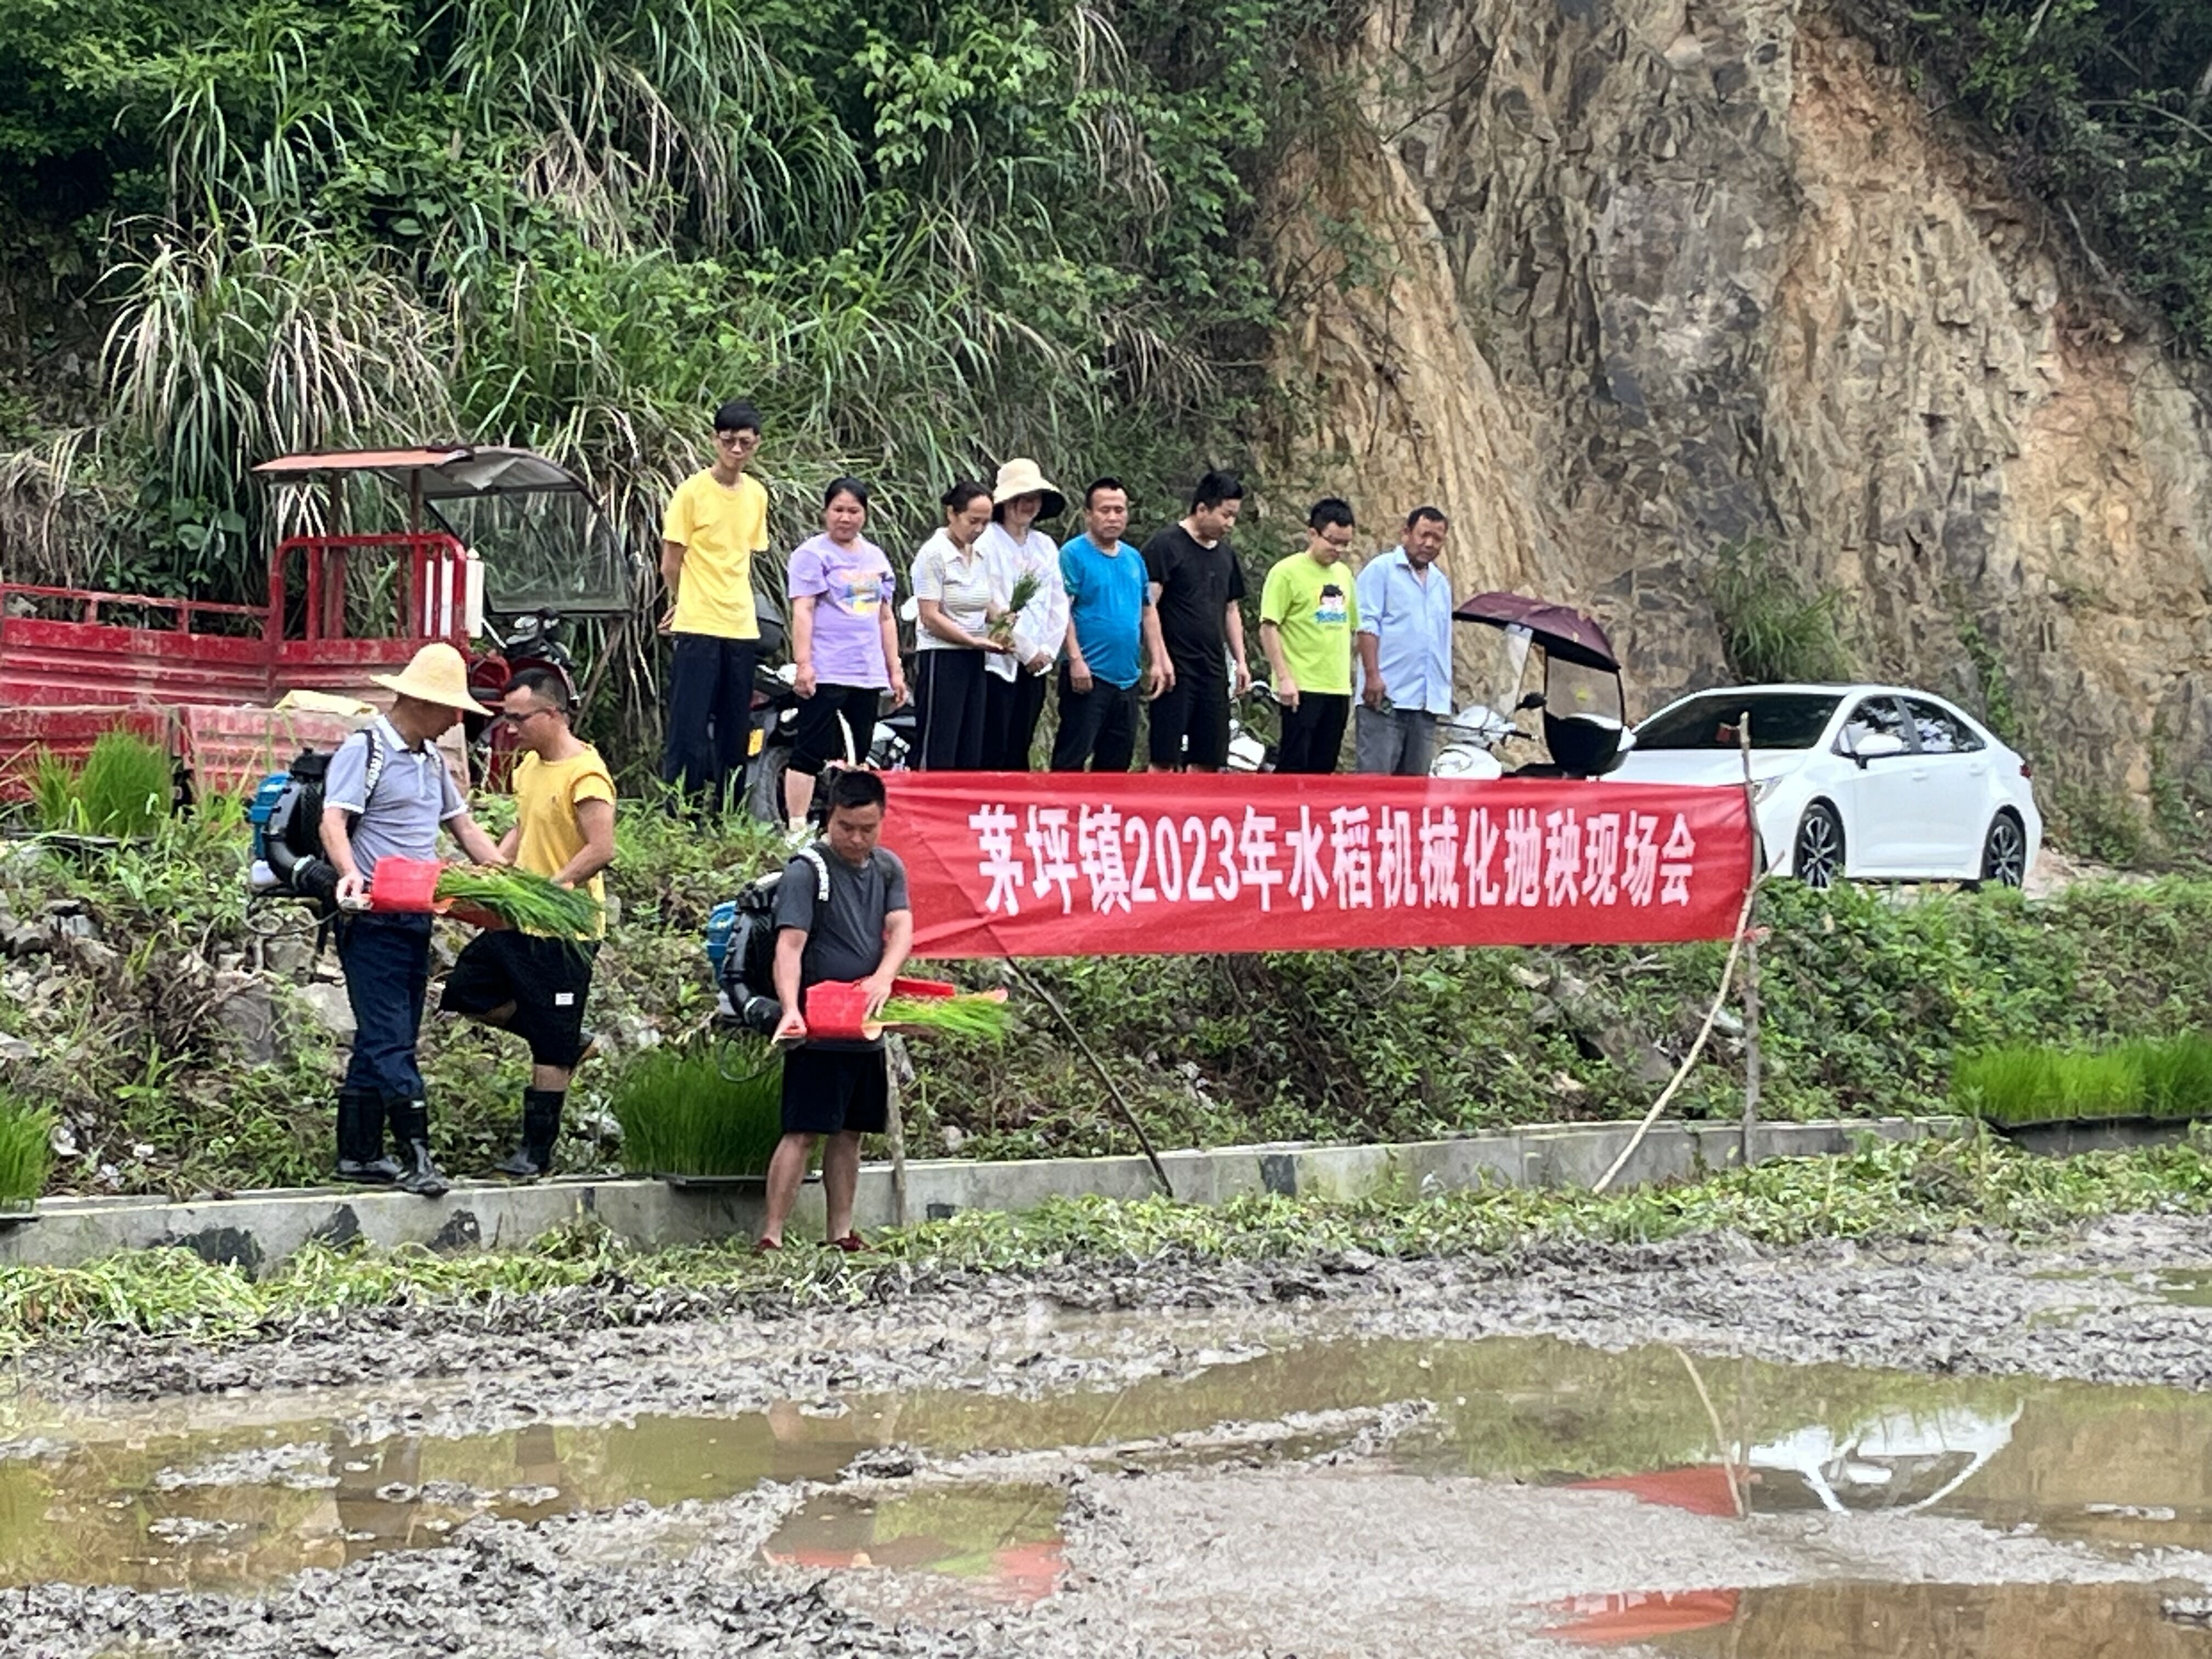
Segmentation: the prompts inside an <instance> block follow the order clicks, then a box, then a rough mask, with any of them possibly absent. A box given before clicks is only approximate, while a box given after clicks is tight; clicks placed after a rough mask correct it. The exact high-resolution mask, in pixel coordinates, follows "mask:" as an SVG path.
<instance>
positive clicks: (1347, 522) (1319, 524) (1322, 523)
mask: <svg viewBox="0 0 2212 1659" xmlns="http://www.w3.org/2000/svg"><path fill="white" fill-rule="evenodd" d="M1333 524H1340V525H1342V526H1344V527H1345V528H1346V530H1349V529H1351V528H1352V503H1351V502H1350V501H1346V500H1344V499H1343V498H1342V497H1341V496H1337V495H1324V496H1322V498H1321V499H1320V500H1319V501H1316V502H1315V503H1314V504H1313V510H1312V511H1311V512H1310V513H1307V514H1306V527H1307V528H1308V529H1309V530H1316V531H1320V530H1326V529H1328V527H1329V526H1331V525H1333Z"/></svg>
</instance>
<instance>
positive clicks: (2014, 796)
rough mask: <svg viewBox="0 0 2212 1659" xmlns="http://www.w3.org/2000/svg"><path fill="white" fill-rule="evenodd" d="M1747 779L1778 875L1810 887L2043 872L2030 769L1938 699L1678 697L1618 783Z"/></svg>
mask: <svg viewBox="0 0 2212 1659" xmlns="http://www.w3.org/2000/svg"><path fill="white" fill-rule="evenodd" d="M1746 719H1748V720H1750V721H1751V744H1752V749H1751V775H1752V789H1753V802H1754V803H1755V805H1754V812H1755V815H1756V817H1757V818H1758V822H1759V841H1760V842H1761V844H1762V846H1763V848H1764V849H1765V857H1766V860H1767V864H1768V866H1769V867H1770V868H1772V869H1774V870H1776V871H1778V872H1781V873H1783V874H1784V875H1794V876H1796V877H1797V878H1799V879H1800V880H1802V881H1803V882H1805V883H1806V884H1808V886H1813V887H1826V886H1829V885H1831V884H1833V883H1834V882H1836V881H1838V880H1839V879H1842V878H1853V879H1857V878H1872V879H1886V880H1903V881H1989V882H1996V883H1998V884H2002V885H2003V886H2007V887H2017V886H2019V885H2020V884H2021V883H2022V882H2023V881H2025V880H2026V879H2027V872H2028V871H2029V870H2030V869H2032V868H2033V866H2034V864H2035V854H2036V850H2037V848H2039V847H2040V846H2041V844H2042V842H2043V815H2042V814H2041V813H2040V812H2039V811H2036V810H2035V797H2034V794H2033V792H2032V791H2031V790H2030V788H2029V787H2028V779H2029V777H2030V775H2031V774H2030V771H2029V769H2028V764H2027V762H2026V761H2025V760H2023V759H2022V758H2021V757H2020V756H2019V755H2017V754H2016V753H2015V752H2014V751H2013V750H2010V749H2008V748H2007V747H2006V746H2005V745H2004V744H2002V743H2000V742H1998V741H1997V739H1996V737H1994V736H1993V735H1992V734H1991V733H1990V730H1989V728H1988V727H1987V726H1984V725H1982V724H1981V722H1980V721H1978V720H1975V719H1974V718H1973V717H1972V716H1971V715H1969V714H1966V713H1964V712H1963V711H1961V710H1960V709H1959V708H1954V707H1953V706H1952V705H1951V704H1950V703H1948V702H1944V701H1943V699H1942V698H1941V697H1938V696H1931V695H1930V694H1929V693H1928V692H1925V691H1912V690H1905V688H1903V687H1901V686H1894V685H1745V686H1734V687H1730V688H1729V689H1728V690H1720V691H1699V692H1698V693H1696V694H1694V695H1693V696H1687V697H1683V698H1680V699H1679V700H1677V701H1676V702H1671V703H1668V705H1667V707H1665V708H1662V709H1661V710H1660V711H1659V712H1658V713H1657V714H1654V715H1652V716H1651V717H1650V719H1648V720H1645V721H1644V723H1643V724H1642V725H1641V726H1638V727H1637V728H1636V734H1635V736H1636V742H1635V746H1634V747H1633V748H1632V749H1631V750H1629V752H1628V754H1627V755H1626V757H1625V758H1623V760H1622V761H1621V763H1620V766H1619V767H1618V769H1615V770H1614V771H1613V773H1612V774H1611V776H1612V777H1613V778H1615V779H1618V780H1620V781H1623V782H1632V783H1700V784H1722V785H1726V784H1735V785H1737V786H1739V787H1740V786H1741V783H1742V781H1743V762H1742V759H1741V756H1740V754H1739V752H1738V748H1737V744H1738V738H1737V732H1738V731H1739V729H1740V727H1741V723H1742V722H1743V720H1746Z"/></svg>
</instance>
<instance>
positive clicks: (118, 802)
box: [31, 729, 175, 836]
mask: <svg viewBox="0 0 2212 1659" xmlns="http://www.w3.org/2000/svg"><path fill="white" fill-rule="evenodd" d="M174 786H175V778H174V775H173V772H172V770H171V768H170V763H169V754H168V750H166V749H163V748H161V746H160V745H158V744H152V743H149V742H148V741H147V740H146V739H145V738H142V737H139V736H138V735H137V733H136V732H125V731H122V730H119V729H118V730H115V731H110V732H101V733H100V737H99V738H98V739H97V740H96V741H95V742H94V744H93V745H92V752H91V753H90V754H88V755H87V756H86V757H85V760H84V764H83V765H82V767H72V766H71V765H70V763H68V762H67V761H66V760H64V759H63V758H62V757H59V756H58V755H55V754H52V753H51V752H47V753H41V754H40V757H39V758H38V763H37V764H36V766H35V768H34V769H33V772H32V775H31V814H32V817H33V819H34V820H35V821H36V823H38V826H39V828H40V829H45V830H47V831H50V832H52V833H54V834H58V835H81V836H149V835H151V834H153V833H154V831H155V829H157V828H158V827H159V826H160V825H161V823H164V822H166V821H167V818H168V816H169V807H170V804H171V796H172V792H173V788H174Z"/></svg>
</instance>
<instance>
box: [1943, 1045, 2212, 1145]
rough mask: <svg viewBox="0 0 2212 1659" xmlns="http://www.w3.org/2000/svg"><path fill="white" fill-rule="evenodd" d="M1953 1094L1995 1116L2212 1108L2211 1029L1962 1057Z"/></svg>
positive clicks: (2019, 1118) (2012, 1120)
mask: <svg viewBox="0 0 2212 1659" xmlns="http://www.w3.org/2000/svg"><path fill="white" fill-rule="evenodd" d="M1952 1098H1953V1100H1954V1102H1955V1103H1957V1104H1958V1105H1959V1106H1960V1108H1961V1109H1964V1110H1966V1111H1968V1112H1972V1113H1973V1114H1975V1115H1978V1116H1980V1117H1984V1118H1986V1119H1988V1120H1989V1121H1990V1122H1992V1123H2002V1124H2016V1123H2053V1122H2063V1121H2075V1120H2079V1119H2084V1118H2102V1117H2170V1118H2187V1117H2197V1116H2200V1115H2212V1036H2204V1035H2203V1034H2202V1033H2199V1032H2190V1033H2187V1034H2185V1035H2183V1036H2175V1037H2166V1038H2142V1039H2137V1040H2136V1041H2134V1042H2123V1043H2119V1044H2117V1045H2115V1046H2113V1047H2112V1048H2063V1047H2058V1046H2055V1045H2051V1044H2034V1045H2024V1046H2019V1047H2012V1048H1991V1049H1985V1050H1984V1051H1982V1052H1979V1053H1976V1054H1963V1055H1961V1056H1960V1060H1959V1063H1958V1066H1957V1068H1956V1070H1955V1071H1954V1073H1953V1074H1952Z"/></svg>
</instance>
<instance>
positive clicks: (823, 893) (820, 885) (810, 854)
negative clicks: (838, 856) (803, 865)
mask: <svg viewBox="0 0 2212 1659" xmlns="http://www.w3.org/2000/svg"><path fill="white" fill-rule="evenodd" d="M799 857H801V858H803V859H805V860H806V861H807V862H808V863H809V864H811V865H812V866H814V902H816V903H817V904H827V903H829V860H828V859H825V858H823V856H822V849H821V848H818V847H813V846H808V847H802V848H799Z"/></svg>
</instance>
